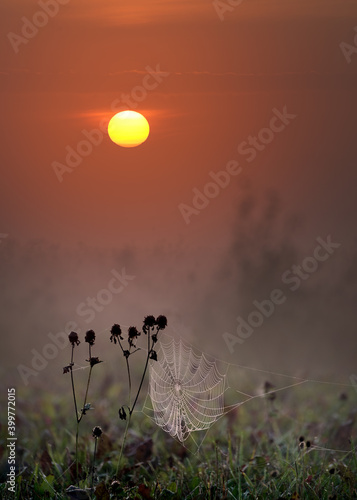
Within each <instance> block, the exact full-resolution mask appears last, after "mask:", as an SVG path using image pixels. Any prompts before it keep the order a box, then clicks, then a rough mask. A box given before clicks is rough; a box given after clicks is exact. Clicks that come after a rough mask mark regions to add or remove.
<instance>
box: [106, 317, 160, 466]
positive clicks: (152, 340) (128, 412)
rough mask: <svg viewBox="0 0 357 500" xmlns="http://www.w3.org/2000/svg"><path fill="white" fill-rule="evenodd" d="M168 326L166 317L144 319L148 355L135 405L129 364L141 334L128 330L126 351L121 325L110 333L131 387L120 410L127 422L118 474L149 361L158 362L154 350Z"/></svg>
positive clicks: (116, 325) (143, 329)
mask: <svg viewBox="0 0 357 500" xmlns="http://www.w3.org/2000/svg"><path fill="white" fill-rule="evenodd" d="M166 326H167V319H166V317H165V316H162V315H160V316H158V317H157V318H156V319H155V317H154V316H146V317H145V319H144V324H143V326H142V331H143V333H144V334H145V335H147V355H146V361H145V365H144V369H143V373H142V376H141V380H140V384H139V387H138V390H137V392H136V396H135V398H134V402H133V404H132V403H131V397H132V381H131V373H130V363H129V358H130V356H132V355H133V354H134V353H136V352H137V351H139V350H140V349H139V348H136V340H137V338H138V337H139V336H140V335H141V332H140V331H139V330H138V329H137V328H136V327H135V326H130V327H129V329H128V337H127V342H128V349H124V347H123V341H124V337H123V336H122V330H121V327H120V325H118V324H115V325H113V326H112V328H111V330H110V333H111V336H110V341H111V342H114V344H118V346H119V347H120V349H121V351H122V353H123V356H124V358H125V362H126V368H127V373H128V386H129V395H128V404H127V405H123V406H121V407H120V408H119V412H118V413H119V418H120V419H121V420H126V427H125V431H124V436H123V441H122V445H121V450H120V455H119V460H118V464H117V474H118V471H119V467H120V463H121V459H122V456H123V451H124V447H125V442H126V437H127V433H128V429H129V425H130V421H131V417H132V414H133V411H134V408H135V406H136V403H137V401H138V398H139V394H140V391H141V388H142V385H143V382H144V379H145V375H146V371H147V367H148V364H149V359H152V360H154V361H157V353H156V351H155V349H154V346H155V344H156V342H157V340H158V333H159V331H160V330H163V329H164V328H166Z"/></svg>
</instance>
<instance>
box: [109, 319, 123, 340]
mask: <svg viewBox="0 0 357 500" xmlns="http://www.w3.org/2000/svg"><path fill="white" fill-rule="evenodd" d="M110 333H111V335H110V342H114V344H116V343H117V341H118V339H121V340H123V337H122V336H121V328H120V325H118V324H117V323H115V325H113V326H112V328H111V330H110Z"/></svg>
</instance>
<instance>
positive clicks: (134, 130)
mask: <svg viewBox="0 0 357 500" xmlns="http://www.w3.org/2000/svg"><path fill="white" fill-rule="evenodd" d="M149 131H150V127H149V123H148V121H147V119H146V118H145V117H144V116H143V115H141V114H140V113H137V112H136V111H131V110H126V111H121V112H120V113H117V114H116V115H114V116H113V117H112V118H111V120H110V121H109V124H108V135H109V137H110V138H111V140H112V141H113V142H115V144H118V145H119V146H122V147H124V148H133V147H135V146H139V144H142V143H143V142H145V141H146V139H147V138H148V136H149Z"/></svg>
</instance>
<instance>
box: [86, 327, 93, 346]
mask: <svg viewBox="0 0 357 500" xmlns="http://www.w3.org/2000/svg"><path fill="white" fill-rule="evenodd" d="M85 341H86V342H88V344H89V345H94V342H95V333H94V331H93V330H88V332H87V333H86V336H85Z"/></svg>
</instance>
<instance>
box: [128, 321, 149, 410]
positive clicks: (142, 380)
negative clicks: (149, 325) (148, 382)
mask: <svg viewBox="0 0 357 500" xmlns="http://www.w3.org/2000/svg"><path fill="white" fill-rule="evenodd" d="M147 336H148V353H147V356H146V363H145V368H144V371H143V375H142V377H141V381H140V385H139V389H138V392H137V394H136V397H135V400H134V403H133V406H132V408H131V410H130V415H131V414H132V413H133V411H134V408H135V405H136V402H137V400H138V397H139V394H140V391H141V387H142V385H143V382H144V378H145V374H146V370H147V367H148V364H149V358H150V352H151V348H150V329H149V331H148V333H147ZM153 345H154V342H153Z"/></svg>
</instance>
